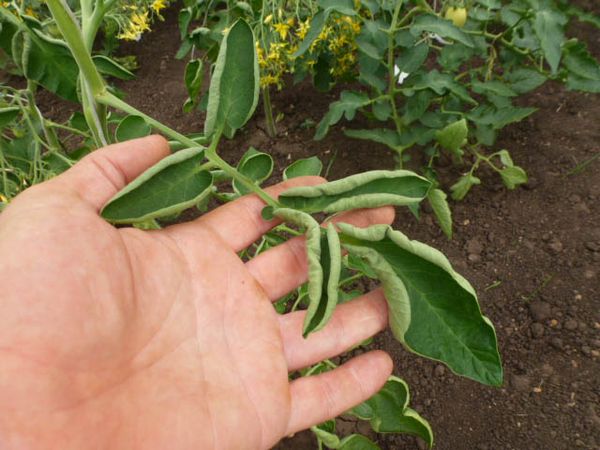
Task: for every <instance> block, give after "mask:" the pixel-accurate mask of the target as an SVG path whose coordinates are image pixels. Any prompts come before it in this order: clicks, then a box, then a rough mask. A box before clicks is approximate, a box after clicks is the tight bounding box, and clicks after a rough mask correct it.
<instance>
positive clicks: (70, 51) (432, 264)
mask: <svg viewBox="0 0 600 450" xmlns="http://www.w3.org/2000/svg"><path fill="white" fill-rule="evenodd" d="M107 4H108V3H104V2H102V1H100V2H97V3H95V4H87V7H86V8H84V7H82V8H81V10H80V13H79V15H80V19H77V16H75V15H74V14H73V12H72V11H71V10H70V8H69V6H68V5H67V4H66V3H65V2H64V1H61V0H48V1H47V2H46V5H47V7H48V8H49V12H50V14H51V15H50V16H49V17H50V19H49V20H48V23H47V24H45V25H44V26H43V27H42V28H38V24H37V23H35V22H32V21H31V20H30V19H28V18H23V17H22V16H15V15H12V13H10V14H11V17H8V16H6V14H4V15H3V18H5V21H3V22H2V26H3V28H2V34H1V35H0V36H1V37H2V40H0V42H6V40H11V44H12V42H17V44H18V42H20V41H19V39H21V38H23V37H25V36H29V38H26V39H30V40H31V45H30V46H29V50H27V51H25V52H23V53H19V51H20V50H19V47H18V45H17V46H12V45H11V53H9V54H10V56H11V57H13V58H14V57H15V55H21V56H23V55H25V56H23V57H25V58H30V62H31V63H33V64H34V65H35V64H38V65H39V67H42V68H43V70H42V71H29V70H30V67H29V66H28V67H27V70H23V74H24V75H25V77H27V79H28V80H29V82H30V83H33V82H36V83H39V84H40V85H42V86H46V87H47V88H48V89H50V90H54V91H56V92H58V93H61V94H64V95H74V97H73V99H80V101H81V104H82V109H83V113H82V114H81V115H79V116H77V117H74V118H72V119H71V120H70V121H69V122H67V124H56V123H54V122H51V121H48V120H46V119H44V118H43V117H41V116H40V117H37V112H36V108H35V105H34V102H33V100H31V99H26V98H25V96H27V95H28V94H27V93H28V92H30V91H28V90H9V89H7V90H6V91H5V92H6V96H5V97H4V98H3V102H5V103H6V104H5V105H3V106H2V109H1V110H0V120H1V121H2V122H0V124H3V123H7V124H8V123H12V125H11V126H12V130H13V131H12V132H13V136H12V137H13V139H10V140H9V139H5V138H3V141H2V143H3V152H2V153H3V159H2V161H3V164H4V161H5V160H6V159H8V157H10V158H12V160H11V163H13V164H14V165H16V164H17V163H16V161H18V160H19V158H18V155H17V156H14V154H13V153H11V152H16V151H24V152H29V151H32V152H33V153H37V154H38V156H42V157H47V156H48V155H55V156H57V157H59V159H60V157H61V156H62V153H61V152H60V151H59V149H58V148H57V149H55V150H51V149H53V148H54V147H53V146H58V147H60V146H61V143H60V142H55V139H54V137H53V134H52V132H51V131H52V130H54V129H60V130H63V131H66V132H72V133H74V134H76V135H77V136H79V138H81V141H82V142H83V144H84V145H83V147H82V148H84V149H87V148H89V147H93V146H101V145H104V144H105V143H107V142H113V141H122V140H127V139H130V138H132V137H137V136H143V135H147V134H149V133H150V132H151V131H152V130H156V131H159V132H161V133H163V134H164V135H166V136H167V137H169V138H170V139H171V140H172V141H171V143H172V147H173V150H174V152H173V153H172V154H171V155H170V156H168V157H166V158H164V159H163V160H161V161H160V162H159V163H157V164H156V165H155V166H153V167H151V168H149V169H148V170H147V171H145V172H144V173H143V174H142V175H140V176H139V177H138V178H137V179H135V180H134V181H133V182H132V183H130V184H129V185H128V186H127V187H125V188H124V189H123V190H121V191H120V192H119V193H118V194H117V195H115V196H114V197H113V198H112V199H111V200H110V201H109V202H108V203H107V204H106V205H105V206H104V207H103V209H102V211H101V214H102V216H103V217H104V218H105V219H106V220H108V221H110V222H111V223H115V224H129V225H133V226H137V227H141V228H154V227H160V226H161V225H160V221H159V220H162V219H165V218H169V217H173V216H174V215H177V214H179V213H180V212H181V211H183V210H185V209H187V208H190V207H197V208H200V209H205V208H206V207H207V206H206V205H207V201H208V199H210V198H216V199H218V200H221V201H229V200H231V199H233V198H236V197H239V196H241V195H245V194H248V193H250V194H255V195H257V196H258V197H259V198H261V199H262V200H263V201H264V203H265V209H264V210H263V216H264V217H265V218H266V219H270V218H273V217H279V218H280V219H282V220H283V224H282V225H280V226H279V227H277V228H276V229H275V230H274V231H273V232H272V233H269V234H267V235H266V236H265V237H264V238H263V239H262V240H261V241H260V242H258V243H256V245H255V246H253V247H252V248H251V250H249V251H247V252H246V253H245V254H244V255H242V256H243V257H245V258H252V257H254V256H256V255H257V254H259V253H260V252H262V251H264V250H265V249H267V248H269V247H272V246H275V245H279V244H281V243H282V242H284V241H285V240H287V239H288V238H289V237H290V236H293V235H299V234H303V235H305V236H306V248H307V254H308V266H309V279H308V282H307V284H306V285H305V286H303V287H301V288H300V289H299V290H298V292H297V293H296V295H295V298H294V299H293V302H294V304H293V305H291V306H290V305H289V301H290V298H289V297H286V298H284V299H281V301H279V302H278V303H277V304H276V308H277V309H278V310H279V311H281V312H284V311H287V310H289V309H290V308H291V309H295V308H298V307H305V308H306V309H307V315H306V319H305V322H304V326H303V330H302V333H303V335H304V336H305V337H306V336H308V335H310V334H311V333H315V332H318V331H319V330H321V329H322V328H323V327H325V326H326V325H327V323H328V321H329V319H330V318H331V315H332V313H333V311H334V310H335V308H336V306H337V305H338V304H340V303H342V302H344V301H348V300H349V299H350V298H351V297H352V296H353V295H354V294H353V292H348V291H347V289H348V287H349V286H351V284H352V282H353V281H355V280H356V279H357V278H359V277H363V276H366V277H370V278H373V279H376V280H379V281H380V282H381V284H382V286H383V289H384V292H385V295H386V299H387V302H388V306H389V325H390V328H391V330H392V332H393V335H394V336H395V338H396V339H397V340H398V342H399V343H401V344H402V345H403V346H404V347H405V348H406V349H407V350H409V351H410V352H412V353H415V354H416V355H419V356H422V357H426V358H430V359H433V360H436V361H441V362H443V363H444V364H446V365H447V366H448V367H449V368H450V369H451V370H452V371H453V372H454V373H456V374H458V375H462V376H465V377H468V378H470V379H472V380H475V381H478V382H481V383H484V384H488V385H493V386H498V385H500V384H501V383H502V379H503V371H502V365H501V362H500V356H499V353H498V346H497V340H496V334H495V330H494V327H493V325H492V324H491V322H490V321H489V320H488V319H487V318H486V317H485V316H484V315H483V314H482V312H481V310H480V307H479V304H478V300H477V295H476V293H475V291H474V289H473V288H472V286H471V285H470V284H469V282H468V281H467V280H465V279H464V278H463V277H462V276H461V275H459V274H458V273H457V272H456V271H455V270H454V269H453V267H452V265H451V264H450V262H449V261H448V259H447V258H446V257H445V256H444V255H443V254H442V253H440V252H439V251H437V250H435V249H433V248H431V247H429V246H428V245H426V244H424V243H420V242H417V241H413V240H410V239H409V238H408V237H407V236H405V235H404V234H403V233H401V232H400V231H397V230H394V229H392V228H391V227H389V226H383V225H378V226H372V227H369V228H365V229H362V228H356V227H354V226H352V225H350V224H346V223H338V224H336V226H333V225H332V222H331V219H332V216H333V215H335V214H338V213H340V212H342V211H348V210H352V209H356V208H372V207H377V206H382V205H396V206H406V207H409V208H412V209H414V208H416V206H417V205H418V204H419V203H420V202H422V201H423V200H425V199H428V200H429V201H430V202H431V204H432V206H433V207H434V209H435V210H436V211H437V212H438V214H439V215H440V217H442V218H445V219H447V220H446V221H445V222H443V223H444V224H445V225H444V226H445V227H446V229H447V231H448V230H449V222H448V219H449V211H448V210H447V204H446V202H445V194H444V193H443V192H442V191H441V190H440V189H438V188H437V186H436V183H435V182H434V181H432V180H431V179H429V178H426V177H423V176H421V175H418V174H417V173H414V172H411V171H408V170H402V169H398V170H376V171H371V172H366V173H361V174H356V175H352V176H350V177H347V178H344V179H341V180H336V181H332V182H329V183H325V184H322V185H318V186H312V187H297V188H293V189H289V190H288V191H286V192H284V193H283V194H281V195H280V197H279V198H278V199H274V198H272V197H270V196H269V195H268V194H267V192H266V191H264V190H263V189H262V188H261V183H262V182H264V181H265V180H266V179H267V178H268V177H269V176H270V174H271V172H272V170H273V160H272V158H271V156H270V155H268V154H266V153H263V152H260V151H259V150H257V149H254V148H250V149H248V151H247V152H246V153H245V154H244V155H243V157H242V158H241V159H240V161H239V162H238V163H237V165H236V167H233V166H231V165H230V164H228V163H227V162H226V161H224V160H223V159H222V158H221V156H220V155H219V145H220V142H221V140H222V139H223V138H231V137H233V136H234V135H235V133H236V131H237V130H239V129H240V128H242V127H243V126H244V124H245V123H246V122H247V121H248V120H249V118H250V117H251V116H252V114H253V113H254V111H255V109H256V106H257V103H258V100H259V93H260V90H261V86H260V76H261V75H260V58H259V51H258V50H257V46H256V40H257V39H256V35H255V34H254V30H253V28H252V27H251V26H250V25H249V24H248V23H247V22H246V21H245V20H244V19H243V18H239V17H238V16H232V17H229V19H228V21H227V22H226V23H227V25H226V26H224V27H223V29H222V33H221V37H220V39H219V42H218V45H217V46H215V47H214V50H212V51H214V52H215V55H214V64H213V65H212V70H211V79H210V87H209V89H208V94H207V100H206V120H205V122H204V127H203V130H202V132H199V133H196V134H194V135H192V136H186V135H183V134H181V133H178V132H176V131H175V130H173V129H171V128H169V127H168V126H166V125H164V124H163V123H161V122H159V121H157V120H156V119H154V118H152V117H150V116H148V115H146V114H145V113H143V112H142V111H140V110H137V109H135V108H134V107H132V106H131V105H129V104H128V103H127V102H126V101H125V100H123V99H122V98H121V97H120V96H118V95H117V93H116V92H115V90H113V89H112V88H111V87H110V86H109V85H108V83H107V81H106V79H105V77H104V76H103V75H102V71H103V70H105V68H106V67H110V72H109V74H110V75H114V74H115V73H123V71H126V69H125V68H123V67H122V66H120V65H119V64H118V63H116V62H114V61H112V60H110V59H108V58H107V59H103V60H102V61H103V63H99V62H98V61H99V59H98V58H97V57H96V55H94V54H93V45H92V44H93V39H92V40H91V41H89V38H88V39H86V36H87V34H86V30H88V33H92V31H89V30H91V28H89V27H91V26H92V25H90V21H92V20H93V19H94V17H96V19H95V20H97V21H100V20H101V16H102V14H103V11H105V8H106V7H107ZM399 4H402V2H400V3H399ZM330 5H331V6H330V7H326V8H325V9H324V10H322V11H321V13H322V16H321V17H322V20H323V22H324V25H323V27H325V26H326V25H325V22H326V20H327V19H328V17H329V16H331V17H333V18H334V19H336V17H335V14H338V13H340V11H339V7H338V6H336V5H337V3H335V2H331V3H330ZM92 6H93V7H92ZM322 6H323V4H320V6H319V8H321V7H322ZM88 7H89V8H88ZM327 8H330V9H327ZM345 11H346V12H348V13H350V10H349V9H348V10H345ZM316 14H319V12H316ZM7 17H8V18H7ZM314 17H316V15H315V16H313V20H314ZM340 17H341V16H340ZM14 18H16V19H15V20H13V19H14ZM336 20H337V19H336ZM340 20H342V21H344V19H342V18H340ZM261 23H264V19H262V20H261ZM286 23H287V22H286ZM345 23H347V22H345ZM6 24H8V25H6ZM96 25H98V24H96ZM96 25H94V26H93V27H92V29H94V30H96V31H97V29H98V27H97V26H96ZM340 26H342V27H345V25H341V24H340ZM30 27H31V28H30ZM50 28H52V29H53V31H52V33H53V36H54V37H53V38H52V39H49V38H44V39H42V38H41V37H40V36H42V35H44V32H45V31H44V30H46V29H48V30H49V29H50ZM54 28H55V29H54ZM36 30H37V31H36ZM48 32H50V31H48ZM277 33H278V35H279V36H280V37H282V36H281V35H282V34H283V29H282V28H280V30H279V31H277ZM315 33H316V31H314V32H313V34H315ZM92 34H93V33H92ZM310 36H311V34H310V30H309V31H307V34H306V36H305V39H308V38H310ZM317 37H318V36H317ZM317 37H315V38H314V39H316V38H317ZM314 39H313V40H314ZM357 45H358V44H357ZM309 47H310V45H308V46H307V49H306V51H309V50H310V48H309ZM2 48H4V47H2ZM15 48H16V49H17V50H19V51H15V50H14V49H15ZM315 48H316V47H315ZM31 49H35V50H31ZM300 50H301V47H299V48H298V50H297V51H300ZM32 51H33V53H31V52H32ZM207 51H208V52H210V51H211V50H210V49H207ZM27 52H29V53H27ZM36 52H38V53H36ZM40 55H53V56H54V57H55V58H56V59H58V58H60V61H61V70H59V71H57V72H53V71H51V70H50V69H49V68H48V66H47V65H45V64H44V62H45V60H44V59H43V58H41V56H40ZM313 56H314V55H313ZM313 56H310V55H309V57H313ZM108 61H111V62H108ZM201 66H202V63H199V62H194V61H192V62H190V65H188V69H189V70H187V71H186V79H187V80H188V81H190V80H191V82H190V83H188V88H191V87H194V89H196V91H194V92H190V93H196V94H198V92H199V88H198V87H197V78H198V77H201V76H202V75H200V74H201V73H202V72H201ZM190 67H191V68H190ZM103 68H104V69H103ZM23 69H25V67H23ZM67 69H68V70H67ZM73 76H74V78H72V77H73ZM50 80H57V82H51V81H50ZM392 81H393V83H394V85H395V83H396V81H395V80H392ZM263 87H264V86H263ZM30 88H31V86H30ZM263 92H264V91H263ZM342 97H343V101H344V102H346V103H351V104H352V105H354V104H357V103H360V102H361V101H362V99H363V94H362V93H353V92H348V93H345V94H343V96H342ZM190 98H192V96H191V97H190ZM26 100H27V101H26ZM191 101H192V102H194V100H193V99H191ZM388 101H389V99H388ZM28 102H29V103H28ZM346 103H344V105H345V106H343V109H344V111H342V114H343V113H345V112H346V111H351V109H352V107H353V106H347V105H346ZM109 108H112V109H114V110H116V111H118V113H116V114H115V113H109ZM466 122H467V119H464V118H463V119H460V120H458V121H455V122H452V123H450V124H449V125H446V126H445V127H444V128H442V129H441V130H439V133H438V134H437V135H436V139H437V140H438V142H440V145H443V146H444V147H446V148H448V149H450V150H455V151H457V152H458V150H460V149H461V147H462V146H463V145H464V142H465V140H466V139H467V133H466ZM111 124H112V125H113V127H110V128H109V125H111ZM113 128H114V135H113V133H109V130H112V129H113ZM21 129H23V130H24V131H22V132H21V133H22V134H21V136H22V137H23V141H18V137H17V133H19V132H20V131H19V130H21ZM43 130H46V131H47V133H46V134H45V133H44V131H43ZM74 130H77V132H75V131H74ZM40 131H41V132H40ZM35 136H37V138H36V137H35ZM32 140H33V142H34V143H33V144H32V147H29V146H28V145H25V144H28V142H30V141H32ZM56 140H58V138H56ZM9 141H10V143H9V144H7V145H9V146H10V148H11V149H13V150H11V151H5V148H9V147H5V142H9ZM86 142H87V144H86ZM30 149H32V150H30ZM5 156H6V158H5ZM30 156H31V155H25V157H24V158H23V159H26V160H31V158H30ZM70 158H71V156H69V157H68V159H65V160H62V159H61V161H62V162H64V163H66V166H68V165H70V164H72V159H70ZM486 158H489V159H490V161H491V159H492V158H497V159H498V160H499V161H500V162H501V163H502V164H504V165H505V166H506V167H509V166H510V167H514V166H513V165H512V162H511V161H510V157H509V156H508V154H507V153H506V152H498V153H497V154H495V155H491V156H487V157H486ZM32 160H33V161H34V162H35V164H34V165H33V168H31V167H29V166H27V167H25V168H24V169H23V173H27V174H29V173H33V176H34V179H33V182H37V181H40V180H39V179H38V178H39V172H38V170H39V167H38V166H37V164H38V163H39V161H40V159H39V158H33V159H32ZM42 161H43V158H42ZM48 164H49V163H48ZM321 169H322V165H321V163H320V162H319V161H318V160H317V159H314V158H309V159H305V160H300V161H296V162H294V163H293V164H291V165H290V166H289V167H287V168H286V169H285V171H284V177H286V178H292V177H295V176H300V175H306V174H318V173H320V171H321ZM59 170H61V169H57V171H59ZM515 170H517V168H515ZM31 171H32V172H31ZM3 173H4V175H5V179H6V178H7V176H8V175H7V174H8V173H10V172H7V171H3ZM36 177H37V178H36ZM11 182H12V183H17V184H18V183H19V182H20V180H19V179H17V180H16V181H15V180H12V179H11ZM228 187H229V188H228ZM315 215H319V216H320V217H323V216H324V217H325V224H326V226H321V225H320V224H319V222H318V221H317V219H316V218H315ZM432 280H433V281H432ZM334 366H335V364H334V363H333V362H331V361H325V362H323V363H321V364H318V365H317V366H314V367H311V368H307V369H305V370H304V371H303V375H304V376H310V375H313V374H315V373H319V372H323V371H326V370H330V369H331V368H333V367H334ZM409 404H410V396H409V390H408V386H407V385H406V383H405V382H404V381H403V380H401V379H399V378H397V377H392V378H390V379H389V380H388V382H387V383H386V385H385V386H384V388H383V389H382V391H381V392H380V393H378V394H377V395H375V396H374V397H372V398H371V399H369V400H368V401H366V402H364V403H363V404H361V405H358V406H357V407H355V408H353V409H352V410H351V411H348V414H350V415H353V416H355V417H357V418H359V419H361V420H366V421H368V422H369V423H370V425H371V427H372V429H373V430H374V431H376V432H398V433H411V434H415V435H417V436H419V437H421V438H422V439H424V440H425V442H427V443H428V444H429V445H430V446H431V445H432V444H433V434H432V430H431V428H430V426H429V424H428V423H427V421H426V420H425V419H424V418H422V417H421V416H420V415H419V414H418V413H417V412H416V411H414V410H413V409H411V408H410V406H409ZM313 432H314V433H315V434H316V436H317V438H318V441H319V445H320V446H322V445H326V446H328V447H330V448H339V449H346V450H348V449H351V448H357V447H360V448H377V447H376V445H375V444H374V443H373V442H371V441H370V440H368V439H367V438H366V437H364V436H361V435H351V436H346V437H344V438H340V437H338V436H337V434H336V432H335V423H334V422H333V421H329V422H326V423H324V424H320V425H318V426H315V427H313Z"/></svg>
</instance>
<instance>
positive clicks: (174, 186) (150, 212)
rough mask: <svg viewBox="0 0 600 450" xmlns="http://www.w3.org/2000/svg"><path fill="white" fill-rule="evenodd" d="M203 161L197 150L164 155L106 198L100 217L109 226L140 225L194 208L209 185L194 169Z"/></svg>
mask: <svg viewBox="0 0 600 450" xmlns="http://www.w3.org/2000/svg"><path fill="white" fill-rule="evenodd" d="M203 158H204V151H203V150H201V149H197V148H190V149H187V150H181V151H180V152H177V153H174V154H172V155H170V156H167V157H166V158H164V159H162V160H161V161H159V162H158V163H157V164H155V165H154V166H152V167H150V168H149V169H148V170H146V171H145V172H144V173H142V174H141V175H140V176H139V177H137V178H136V179H135V180H133V181H132V182H131V183H129V184H128V185H127V186H126V187H125V188H124V189H122V190H121V191H120V192H119V193H118V194H116V195H115V196H114V197H113V198H112V199H110V200H109V202H108V203H107V204H106V205H105V206H104V208H103V209H102V212H101V215H102V217H104V218H105V219H107V220H108V221H110V222H113V223H134V222H144V221H147V220H149V219H154V218H157V217H163V216H167V215H170V214H175V213H178V212H180V211H183V210H184V209H186V208H189V207H191V206H193V205H195V204H196V203H198V202H199V201H201V200H202V198H204V196H206V195H208V194H209V193H210V191H211V186H212V175H211V174H210V172H207V171H199V170H198V168H199V167H200V163H201V162H202V159H203Z"/></svg>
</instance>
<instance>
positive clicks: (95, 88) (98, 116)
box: [46, 0, 108, 146]
mask: <svg viewBox="0 0 600 450" xmlns="http://www.w3.org/2000/svg"><path fill="white" fill-rule="evenodd" d="M46 3H47V5H48V8H49V9H50V13H51V14H52V17H53V18H54V21H55V22H56V25H57V26H58V29H59V30H60V32H61V34H62V35H63V38H64V39H65V41H66V42H67V46H68V47H69V50H71V54H72V55H73V58H75V61H76V62H77V66H78V67H79V72H80V80H81V81H80V82H81V91H82V104H83V115H84V116H85V119H86V122H87V124H88V126H89V127H90V130H91V131H92V135H93V136H94V140H95V141H96V145H98V146H103V145H106V144H108V141H107V139H106V128H107V127H106V110H105V109H104V108H103V107H99V106H98V105H96V101H95V97H97V96H98V95H100V94H102V93H103V92H104V91H106V85H105V84H104V80H103V79H102V76H101V75H100V73H99V72H98V70H97V69H96V66H95V64H94V61H93V60H92V57H91V54H90V50H89V49H88V47H87V45H86V42H85V40H84V37H83V35H82V33H81V29H80V28H79V25H78V24H77V20H76V19H75V16H74V14H73V12H72V11H71V10H70V8H69V6H68V5H67V4H66V3H65V1H64V0H48V1H47V2H46ZM83 3H84V5H85V8H84V9H85V12H86V13H85V14H84V12H83V11H82V15H83V19H82V20H83V21H85V22H86V28H88V25H87V20H88V17H87V15H86V14H88V10H89V9H90V7H91V6H90V4H89V3H88V1H87V0H86V1H84V2H83ZM84 5H82V6H84ZM92 44H93V38H92ZM90 46H91V44H90Z"/></svg>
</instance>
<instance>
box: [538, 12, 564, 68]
mask: <svg viewBox="0 0 600 450" xmlns="http://www.w3.org/2000/svg"><path fill="white" fill-rule="evenodd" d="M565 23H566V18H565V17H564V16H563V15H562V14H561V13H559V12H558V11H554V10H550V9H542V10H539V11H536V12H535V20H534V23H533V29H534V31H535V34H536V35H537V37H538V39H539V40H540V46H541V48H542V51H543V52H544V57H545V58H546V61H548V65H550V69H551V70H552V73H553V74H555V73H556V71H557V70H558V65H559V64H560V57H561V47H562V44H563V43H564V42H565V35H564V32H563V26H564V25H565Z"/></svg>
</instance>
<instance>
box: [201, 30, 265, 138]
mask: <svg viewBox="0 0 600 450" xmlns="http://www.w3.org/2000/svg"><path fill="white" fill-rule="evenodd" d="M258 81H259V73H258V58H257V56H256V47H255V45H254V34H253V33H252V29H251V28H250V26H249V25H248V24H247V23H246V22H245V21H244V20H242V19H239V20H238V21H237V22H235V23H234V24H233V25H232V26H231V28H230V29H229V31H227V33H226V35H225V37H224V38H223V40H222V41H221V48H220V49H219V55H218V57H217V62H216V63H215V69H214V72H213V74H212V79H211V80H210V88H209V90H208V110H207V112H206V122H205V123H204V134H205V136H207V137H209V136H211V135H212V134H213V133H214V132H215V131H217V130H218V129H221V130H225V131H227V132H228V133H227V134H229V135H233V133H234V132H235V131H236V130H237V129H239V128H241V127H242V126H243V125H244V124H245V123H246V122H247V121H248V119H250V117H251V116H252V113H253V112H254V109H255V108H256V104H257V103H258V89H259V87H258Z"/></svg>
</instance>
